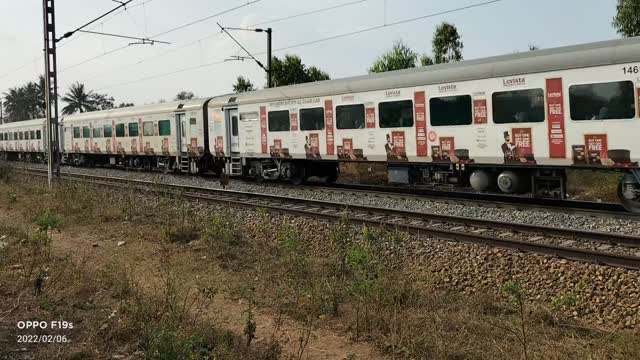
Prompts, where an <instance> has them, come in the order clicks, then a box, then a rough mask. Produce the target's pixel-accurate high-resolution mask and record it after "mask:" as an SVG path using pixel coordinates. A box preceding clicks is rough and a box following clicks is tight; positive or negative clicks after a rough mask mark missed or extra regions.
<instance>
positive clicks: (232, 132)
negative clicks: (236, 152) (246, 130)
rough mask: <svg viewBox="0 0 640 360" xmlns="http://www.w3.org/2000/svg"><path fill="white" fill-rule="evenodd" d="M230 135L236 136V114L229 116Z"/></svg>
mask: <svg viewBox="0 0 640 360" xmlns="http://www.w3.org/2000/svg"><path fill="white" fill-rule="evenodd" d="M231 135H232V136H238V116H236V115H234V116H232V117H231Z"/></svg>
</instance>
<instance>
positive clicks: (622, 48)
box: [210, 37, 640, 106]
mask: <svg viewBox="0 0 640 360" xmlns="http://www.w3.org/2000/svg"><path fill="white" fill-rule="evenodd" d="M636 61H640V37H635V38H628V39H619V40H611V41H603V42H597V43H591V44H585V45H575V46H567V47H561V48H555V49H547V50H536V51H527V52H522V53H516V54H510V55H501V56H494V57H489V58H484V59H476V60H467V61H461V62H456V63H450V64H439V65H432V66H423V67H417V68H413V69H406V70H399V71H390V72H386V73H380V74H369V75H364V76H357V77H351V78H346V79H339V80H327V81H319V82H314V83H306V84H299V85H291V86H284V87H278V88H273V89H265V90H259V91H252V92H247V93H242V94H237V95H231V96H228V97H224V100H223V99H222V98H221V97H218V98H215V99H214V100H213V101H211V103H210V104H211V105H210V106H219V105H224V103H235V104H248V103H267V102H272V101H278V100H286V99H301V98H310V97H317V96H328V95H339V94H351V93H358V92H365V91H375V90H387V89H396V88H403V87H413V86H420V85H431V84H444V83H451V82H460V81H468V80H478V79H486V78H499V77H508V76H515V75H522V74H532V73H539V72H547V71H557V70H568V69H577V68H584V67H592V66H603V65H614V64H622V63H629V62H636ZM234 97H235V99H234ZM214 103H215V104H214Z"/></svg>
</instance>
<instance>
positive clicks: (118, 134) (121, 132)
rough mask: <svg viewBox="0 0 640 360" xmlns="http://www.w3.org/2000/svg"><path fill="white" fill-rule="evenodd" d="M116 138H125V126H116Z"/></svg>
mask: <svg viewBox="0 0 640 360" xmlns="http://www.w3.org/2000/svg"><path fill="white" fill-rule="evenodd" d="M116 137H124V124H117V125H116Z"/></svg>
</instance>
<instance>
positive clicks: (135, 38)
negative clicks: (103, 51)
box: [78, 30, 171, 45]
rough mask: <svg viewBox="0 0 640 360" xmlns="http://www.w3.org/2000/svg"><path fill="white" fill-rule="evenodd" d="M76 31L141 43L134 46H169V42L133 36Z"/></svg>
mask: <svg viewBox="0 0 640 360" xmlns="http://www.w3.org/2000/svg"><path fill="white" fill-rule="evenodd" d="M78 31H79V32H83V33H86V34H94V35H102V36H110V37H116V38H120V39H129V40H138V41H141V43H136V44H150V45H153V44H155V43H158V44H171V43H170V42H166V41H160V40H154V39H149V38H141V37H135V36H126V35H119V34H110V33H103V32H98V31H87V30H78ZM129 45H133V44H129Z"/></svg>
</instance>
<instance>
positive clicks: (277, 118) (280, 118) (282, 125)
mask: <svg viewBox="0 0 640 360" xmlns="http://www.w3.org/2000/svg"><path fill="white" fill-rule="evenodd" d="M290 129H291V123H290V122H289V110H282V111H269V131H289V130H290Z"/></svg>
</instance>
